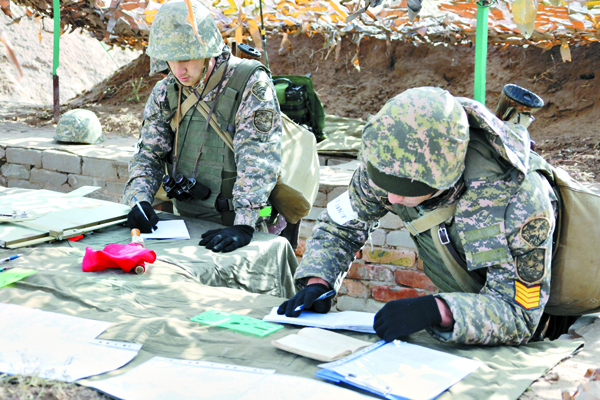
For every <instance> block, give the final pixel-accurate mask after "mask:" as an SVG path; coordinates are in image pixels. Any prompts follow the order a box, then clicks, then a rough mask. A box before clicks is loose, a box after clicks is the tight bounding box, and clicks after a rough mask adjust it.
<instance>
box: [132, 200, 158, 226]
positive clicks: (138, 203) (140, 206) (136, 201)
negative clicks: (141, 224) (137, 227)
mask: <svg viewBox="0 0 600 400" xmlns="http://www.w3.org/2000/svg"><path fill="white" fill-rule="evenodd" d="M133 201H135V204H136V205H137V208H139V210H140V212H141V213H142V215H143V216H144V218H146V221H148V222H150V220H149V219H148V216H147V215H146V213H145V212H144V209H143V208H142V205H141V204H140V202H139V201H138V199H137V197H135V196H133ZM150 230H151V231H152V232H154V227H153V226H152V223H151V222H150Z"/></svg>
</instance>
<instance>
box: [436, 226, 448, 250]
mask: <svg viewBox="0 0 600 400" xmlns="http://www.w3.org/2000/svg"><path fill="white" fill-rule="evenodd" d="M438 237H439V238H440V242H441V243H442V244H443V245H444V246H445V245H447V244H449V243H450V236H448V230H447V229H446V227H445V226H440V228H439V229H438Z"/></svg>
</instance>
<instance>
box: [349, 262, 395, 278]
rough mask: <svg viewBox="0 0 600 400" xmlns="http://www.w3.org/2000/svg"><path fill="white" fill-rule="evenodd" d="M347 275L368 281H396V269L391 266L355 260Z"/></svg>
mask: <svg viewBox="0 0 600 400" xmlns="http://www.w3.org/2000/svg"><path fill="white" fill-rule="evenodd" d="M346 276H347V277H348V278H352V279H362V280H366V281H381V282H394V271H393V270H392V269H391V268H390V267H386V266H383V265H373V264H364V263H362V262H354V263H353V264H352V267H351V268H350V271H348V275H346Z"/></svg>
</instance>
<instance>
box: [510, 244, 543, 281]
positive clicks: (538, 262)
mask: <svg viewBox="0 0 600 400" xmlns="http://www.w3.org/2000/svg"><path fill="white" fill-rule="evenodd" d="M545 274H546V249H541V248H539V249H533V250H531V251H530V252H529V253H526V254H523V255H520V256H518V257H517V276H518V277H519V279H520V280H521V281H523V282H525V283H528V284H532V283H537V282H539V281H540V280H542V278H543V277H544V275H545Z"/></svg>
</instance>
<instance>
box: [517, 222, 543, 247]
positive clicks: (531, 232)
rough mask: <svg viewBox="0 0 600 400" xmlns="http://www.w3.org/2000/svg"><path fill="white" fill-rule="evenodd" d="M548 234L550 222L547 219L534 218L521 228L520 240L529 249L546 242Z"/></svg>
mask: <svg viewBox="0 0 600 400" xmlns="http://www.w3.org/2000/svg"><path fill="white" fill-rule="evenodd" d="M549 234H550V221H549V220H548V218H544V217H538V218H534V219H532V220H530V221H527V222H526V223H525V225H523V226H522V227H521V238H522V239H523V240H524V241H525V243H527V244H528V245H530V246H531V247H538V246H540V245H541V244H542V243H544V242H545V241H546V239H547V238H548V235H549Z"/></svg>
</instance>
